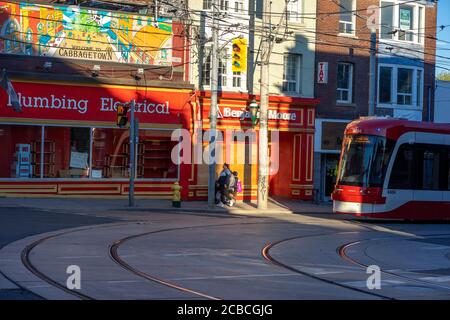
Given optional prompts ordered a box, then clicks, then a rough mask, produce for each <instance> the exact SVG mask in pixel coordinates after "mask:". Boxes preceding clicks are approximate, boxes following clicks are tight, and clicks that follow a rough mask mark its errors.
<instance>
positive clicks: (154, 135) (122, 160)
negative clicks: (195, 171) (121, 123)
mask: <svg viewBox="0 0 450 320" xmlns="http://www.w3.org/2000/svg"><path fill="white" fill-rule="evenodd" d="M171 133H172V132H171V131H157V130H140V132H139V143H138V145H137V147H136V177H137V178H138V179H177V178H178V166H177V165H176V164H174V163H173V162H172V159H171V153H172V149H173V148H174V147H175V146H176V144H177V142H176V141H171ZM92 135H93V143H92V174H91V177H92V178H97V179H98V178H123V179H126V178H129V159H130V144H129V131H128V130H125V129H102V128H95V129H93V133H92Z"/></svg>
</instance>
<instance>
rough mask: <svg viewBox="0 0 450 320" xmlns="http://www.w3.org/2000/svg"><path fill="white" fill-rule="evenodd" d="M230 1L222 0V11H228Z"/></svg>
mask: <svg viewBox="0 0 450 320" xmlns="http://www.w3.org/2000/svg"><path fill="white" fill-rule="evenodd" d="M228 3H229V1H228V0H220V10H221V11H228Z"/></svg>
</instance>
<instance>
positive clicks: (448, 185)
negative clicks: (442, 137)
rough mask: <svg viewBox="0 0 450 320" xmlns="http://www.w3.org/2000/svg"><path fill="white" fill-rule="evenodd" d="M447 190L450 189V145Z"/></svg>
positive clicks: (449, 150)
mask: <svg viewBox="0 0 450 320" xmlns="http://www.w3.org/2000/svg"><path fill="white" fill-rule="evenodd" d="M447 190H449V191H450V147H448V148H447Z"/></svg>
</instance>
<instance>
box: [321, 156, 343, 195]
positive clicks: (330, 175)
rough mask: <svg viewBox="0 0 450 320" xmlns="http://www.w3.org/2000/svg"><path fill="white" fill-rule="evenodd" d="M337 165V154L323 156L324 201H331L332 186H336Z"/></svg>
mask: <svg viewBox="0 0 450 320" xmlns="http://www.w3.org/2000/svg"><path fill="white" fill-rule="evenodd" d="M338 163H339V155H338V154H326V155H325V190H324V200H325V201H331V193H332V192H333V189H334V185H335V184H336V175H337V169H338Z"/></svg>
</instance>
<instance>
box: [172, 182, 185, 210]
mask: <svg viewBox="0 0 450 320" xmlns="http://www.w3.org/2000/svg"><path fill="white" fill-rule="evenodd" d="M181 189H183V187H182V186H180V184H179V183H178V181H177V182H174V184H173V186H172V207H174V208H180V207H181Z"/></svg>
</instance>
